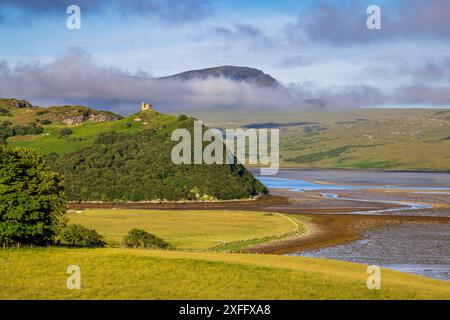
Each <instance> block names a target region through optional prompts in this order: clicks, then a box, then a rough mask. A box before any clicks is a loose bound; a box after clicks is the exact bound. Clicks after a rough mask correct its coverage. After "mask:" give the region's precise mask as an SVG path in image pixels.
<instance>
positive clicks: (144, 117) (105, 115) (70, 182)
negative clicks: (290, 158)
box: [0, 99, 267, 201]
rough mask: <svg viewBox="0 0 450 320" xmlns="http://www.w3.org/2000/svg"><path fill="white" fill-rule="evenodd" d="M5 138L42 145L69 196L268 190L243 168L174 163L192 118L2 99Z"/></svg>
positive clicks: (138, 197)
mask: <svg viewBox="0 0 450 320" xmlns="http://www.w3.org/2000/svg"><path fill="white" fill-rule="evenodd" d="M0 110H3V111H2V112H1V113H0V142H1V141H3V143H6V144H7V145H9V146H13V147H14V146H20V147H26V148H33V149H36V150H37V151H38V152H40V153H42V154H44V155H46V156H47V160H48V162H49V163H50V164H51V166H52V167H53V168H54V169H55V170H56V171H59V172H61V173H63V174H64V176H65V184H66V193H67V195H68V198H69V200H71V201H152V200H154V201H160V200H168V201H176V200H222V199H224V200H227V199H241V198H250V197H253V196H256V195H259V194H264V193H266V192H267V189H266V188H265V187H264V186H263V185H262V184H261V183H260V182H259V181H257V180H256V179H254V177H253V176H252V175H251V174H250V173H249V172H248V171H247V170H246V169H245V168H244V167H243V166H242V165H238V164H236V165H226V164H224V165H175V164H173V163H172V161H171V158H170V157H171V150H172V147H173V146H174V145H175V144H176V143H175V142H171V141H170V137H171V133H172V131H173V130H174V129H177V128H185V129H188V130H191V131H192V128H193V122H194V119H193V118H188V117H186V116H172V115H165V114H162V113H159V112H156V111H152V110H148V111H142V112H139V113H136V114H133V115H131V116H128V117H125V118H123V117H122V116H119V115H116V114H113V113H111V112H106V111H97V110H94V109H90V108H87V107H80V106H63V107H50V108H39V107H33V106H31V104H30V103H28V102H26V101H20V100H16V99H0Z"/></svg>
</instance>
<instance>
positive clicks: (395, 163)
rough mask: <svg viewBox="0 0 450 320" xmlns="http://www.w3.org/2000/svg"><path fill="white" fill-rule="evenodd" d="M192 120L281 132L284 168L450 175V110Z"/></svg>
mask: <svg viewBox="0 0 450 320" xmlns="http://www.w3.org/2000/svg"><path fill="white" fill-rule="evenodd" d="M190 114H192V115H194V116H195V117H197V118H199V119H202V120H203V121H205V123H207V125H208V126H210V127H222V128H233V127H247V128H279V129H280V154H281V165H282V166H284V167H303V168H345V169H382V170H419V171H421V170H424V171H445V172H448V171H450V110H446V109H349V110H283V109H276V110H273V109H272V110H271V109H259V110H240V111H239V113H237V112H225V111H223V110H218V109H215V110H208V111H205V110H197V111H191V112H190Z"/></svg>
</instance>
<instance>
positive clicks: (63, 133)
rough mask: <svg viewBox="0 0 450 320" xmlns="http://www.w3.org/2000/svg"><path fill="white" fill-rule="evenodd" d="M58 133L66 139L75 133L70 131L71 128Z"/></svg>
mask: <svg viewBox="0 0 450 320" xmlns="http://www.w3.org/2000/svg"><path fill="white" fill-rule="evenodd" d="M58 133H59V136H60V137H65V136H70V135H71V134H72V133H73V131H72V130H70V129H69V128H64V129H61V130H59V132H58Z"/></svg>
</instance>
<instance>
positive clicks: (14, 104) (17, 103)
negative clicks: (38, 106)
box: [2, 98, 33, 108]
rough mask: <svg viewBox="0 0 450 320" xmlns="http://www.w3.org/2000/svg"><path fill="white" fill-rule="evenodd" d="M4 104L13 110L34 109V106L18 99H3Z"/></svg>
mask: <svg viewBox="0 0 450 320" xmlns="http://www.w3.org/2000/svg"><path fill="white" fill-rule="evenodd" d="M2 100H3V102H4V103H6V104H7V105H8V106H9V107H13V108H32V107H33V105H32V104H31V103H29V102H28V101H27V100H18V99H14V98H13V99H2Z"/></svg>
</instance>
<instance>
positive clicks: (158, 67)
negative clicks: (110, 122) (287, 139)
mask: <svg viewBox="0 0 450 320" xmlns="http://www.w3.org/2000/svg"><path fill="white" fill-rule="evenodd" d="M71 4H75V5H78V6H79V7H80V9H81V29H80V30H69V29H67V27H66V20H67V18H68V17H69V14H67V12H66V9H67V7H68V6H69V5H71ZM370 5H377V6H378V7H379V8H380V9H381V30H369V29H368V28H367V26H366V20H367V18H368V17H369V14H367V12H366V11H367V8H368V6H370ZM0 37H1V38H2V40H3V41H1V42H0V96H3V97H17V98H23V99H28V100H31V101H32V102H33V103H36V104H46V105H51V104H69V103H70V104H73V103H76V104H88V105H91V106H93V107H97V108H99V107H100V108H104V109H110V110H114V111H120V112H124V113H127V112H128V111H131V110H132V109H133V108H134V107H135V106H136V102H137V101H139V100H141V99H145V100H151V101H152V102H156V104H159V105H160V107H161V108H162V109H164V108H168V109H170V108H173V107H174V106H179V107H180V108H181V107H182V106H185V107H186V108H196V107H201V108H207V107H217V106H236V107H259V106H267V107H273V106H277V107H297V106H299V107H300V106H304V105H305V101H310V100H314V101H315V100H316V99H319V100H320V101H321V103H320V105H321V106H326V107H328V108H347V107H351V108H356V107H433V108H443V107H449V106H450V0H428V1H423V0H391V1H384V0H379V1H376V0H370V1H364V0H361V1H356V0H339V1H332V0H315V1H307V0H306V1H301V0H277V1H275V0H216V1H206V0H170V1H169V0H167V1H163V0H128V1H126V0H111V1H103V0H71V1H66V0H41V1H32V0H2V1H1V2H0ZM221 65H236V66H248V67H253V68H258V69H261V70H263V71H264V72H266V73H268V74H270V75H271V76H273V77H274V78H276V79H277V80H278V81H280V82H281V83H282V84H283V85H284V86H285V87H287V88H288V90H289V91H290V95H289V97H283V95H282V93H281V92H276V93H275V94H274V93H273V92H270V91H266V92H261V90H262V89H260V88H255V87H252V86H251V85H244V84H236V83H231V82H229V81H227V80H226V79H211V80H205V81H197V82H193V83H190V84H183V83H165V84H163V85H162V84H160V83H158V82H155V81H154V79H153V78H155V77H161V76H167V75H171V74H175V73H179V72H183V71H186V70H192V69H199V68H206V67H213V66H221Z"/></svg>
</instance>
